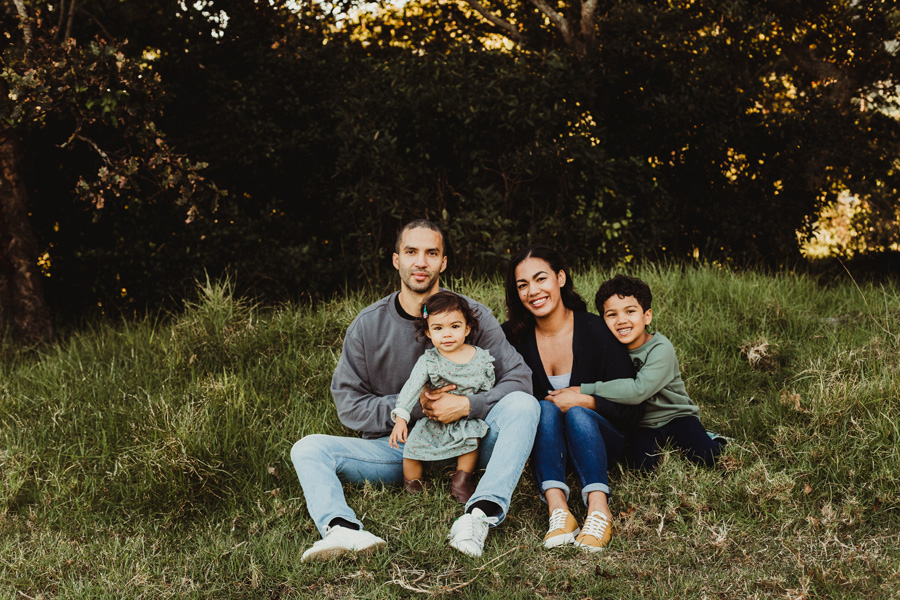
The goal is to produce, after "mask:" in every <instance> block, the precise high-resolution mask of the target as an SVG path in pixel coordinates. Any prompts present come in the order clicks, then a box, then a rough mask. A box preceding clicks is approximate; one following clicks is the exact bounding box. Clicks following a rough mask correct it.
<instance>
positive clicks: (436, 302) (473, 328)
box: [416, 290, 479, 340]
mask: <svg viewBox="0 0 900 600" xmlns="http://www.w3.org/2000/svg"><path fill="white" fill-rule="evenodd" d="M454 310H458V311H459V312H461V313H462V316H463V318H464V319H465V320H466V325H468V326H469V335H468V336H466V339H469V337H471V336H473V335H475V334H476V333H478V329H479V328H478V317H476V316H475V312H474V311H473V310H472V307H471V306H470V305H469V301H468V300H466V299H465V298H463V297H462V296H460V295H459V294H454V293H453V292H448V291H447V290H441V291H439V292H437V293H435V294H432V295H431V296H429V297H428V300H426V301H425V303H424V304H422V308H421V312H420V315H419V316H418V317H416V339H418V340H424V339H426V338H427V337H428V335H427V334H428V317H430V316H431V315H439V314H441V313H446V312H451V311H454Z"/></svg>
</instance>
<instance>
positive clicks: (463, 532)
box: [447, 508, 499, 556]
mask: <svg viewBox="0 0 900 600" xmlns="http://www.w3.org/2000/svg"><path fill="white" fill-rule="evenodd" d="M498 521H499V519H498V518H497V517H489V516H487V515H486V514H484V512H482V510H481V509H480V508H476V509H475V510H473V511H472V512H470V513H465V514H464V515H463V516H461V517H460V518H458V519H457V520H456V521H454V523H453V527H451V528H450V535H448V536H447V537H448V538H449V539H450V546H452V547H453V548H456V549H457V550H459V551H460V552H462V553H463V554H468V555H469V556H481V553H482V551H484V539H485V538H486V537H487V534H488V529H489V528H490V526H491V525H496V524H497V522H498Z"/></svg>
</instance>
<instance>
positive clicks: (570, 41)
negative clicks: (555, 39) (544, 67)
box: [531, 0, 576, 50]
mask: <svg viewBox="0 0 900 600" xmlns="http://www.w3.org/2000/svg"><path fill="white" fill-rule="evenodd" d="M531 3H532V4H534V5H535V6H536V7H537V8H538V10H540V11H541V12H542V13H544V14H545V15H547V18H548V19H550V22H551V23H553V24H554V25H556V28H557V29H559V32H560V34H562V37H563V41H564V42H565V43H566V45H567V46H568V47H569V48H572V49H573V50H575V49H576V46H575V38H574V37H573V36H572V28H571V27H569V22H568V21H566V18H565V17H564V16H562V15H561V14H559V13H558V12H556V11H555V10H553V8H551V6H550V5H549V4H547V2H546V0H531Z"/></svg>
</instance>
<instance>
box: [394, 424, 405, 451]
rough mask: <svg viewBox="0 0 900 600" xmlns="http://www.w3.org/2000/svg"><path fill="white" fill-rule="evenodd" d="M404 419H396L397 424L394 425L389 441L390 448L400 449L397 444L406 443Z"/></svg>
mask: <svg viewBox="0 0 900 600" xmlns="http://www.w3.org/2000/svg"><path fill="white" fill-rule="evenodd" d="M406 435H407V430H406V419H397V422H396V423H394V430H393V431H391V440H390V446H391V448H397V449H398V450H399V449H400V444H399V443H398V442H403V443H404V444H405V443H406Z"/></svg>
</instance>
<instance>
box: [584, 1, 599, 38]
mask: <svg viewBox="0 0 900 600" xmlns="http://www.w3.org/2000/svg"><path fill="white" fill-rule="evenodd" d="M596 14H597V0H584V2H582V3H581V39H582V40H584V43H585V45H586V46H591V47H592V46H594V43H595V41H596V36H595V35H594V17H595V16H596Z"/></svg>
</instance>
